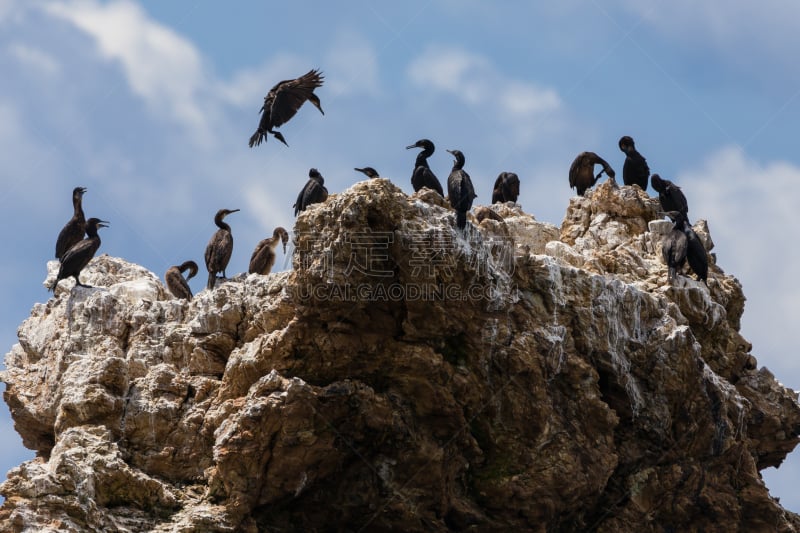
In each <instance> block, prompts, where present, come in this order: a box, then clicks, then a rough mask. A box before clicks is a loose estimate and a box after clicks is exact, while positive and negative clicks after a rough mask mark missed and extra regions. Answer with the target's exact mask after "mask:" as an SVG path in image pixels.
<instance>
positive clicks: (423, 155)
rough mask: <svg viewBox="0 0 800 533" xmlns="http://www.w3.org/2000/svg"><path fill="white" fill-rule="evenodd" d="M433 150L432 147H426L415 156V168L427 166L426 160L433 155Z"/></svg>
mask: <svg viewBox="0 0 800 533" xmlns="http://www.w3.org/2000/svg"><path fill="white" fill-rule="evenodd" d="M433 150H434V148H433V147H432V146H426V147H425V148H423V150H422V151H421V152H420V153H419V154H417V163H416V166H418V167H419V166H422V167H427V166H428V158H429V157H430V156H432V155H433Z"/></svg>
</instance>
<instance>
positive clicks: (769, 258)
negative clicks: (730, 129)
mask: <svg viewBox="0 0 800 533" xmlns="http://www.w3.org/2000/svg"><path fill="white" fill-rule="evenodd" d="M676 182H677V183H679V184H680V185H681V186H682V187H683V189H684V191H686V193H687V197H688V198H689V215H690V216H691V217H692V219H693V220H694V219H697V218H703V219H707V220H708V221H709V227H710V230H711V235H712V237H713V238H714V241H715V243H716V248H715V250H714V251H715V252H717V253H718V254H719V257H720V260H719V263H720V266H722V267H723V269H725V270H726V272H727V273H729V274H733V275H735V276H737V277H738V278H740V279H741V280H742V283H743V285H744V292H745V294H746V295H747V297H748V306H747V311H746V312H745V317H744V320H745V324H750V325H751V326H750V327H749V328H748V329H751V331H753V333H752V335H753V336H754V337H758V339H751V340H752V341H753V343H754V347H755V349H754V351H756V352H758V351H759V347H761V350H763V351H770V350H774V352H775V353H774V356H775V357H780V358H781V361H780V365H784V366H785V367H787V368H789V367H795V368H796V367H797V363H794V362H792V361H790V360H789V359H790V358H791V359H793V356H792V354H791V353H790V352H791V351H792V350H790V349H789V347H788V346H786V345H785V343H786V339H785V332H786V331H788V330H789V329H790V328H791V327H793V325H795V324H797V322H798V320H800V288H799V287H798V286H797V284H796V272H795V270H796V265H797V264H798V262H800V248H798V247H797V246H795V245H794V241H795V240H796V239H795V233H796V229H797V228H798V227H800V211H798V209H797V201H796V199H795V197H794V195H792V194H788V193H789V192H790V191H794V190H795V189H796V187H797V184H798V183H800V168H799V167H797V166H794V165H792V164H789V163H786V162H782V161H775V162H770V163H768V164H761V163H758V162H756V161H753V160H751V159H748V158H746V157H745V155H744V154H743V153H742V151H741V150H739V149H737V148H734V147H726V148H723V149H720V150H718V151H717V152H715V153H713V154H711V155H710V156H709V157H708V158H707V159H706V161H705V162H704V163H703V164H702V165H701V166H700V167H699V168H697V169H693V170H689V171H686V172H683V173H681V174H680V175H679V176H678V177H677V178H676ZM752 326H755V327H752ZM745 333H747V332H745ZM768 366H770V365H768ZM770 368H773V366H770ZM773 370H775V368H773ZM779 375H780V374H779Z"/></svg>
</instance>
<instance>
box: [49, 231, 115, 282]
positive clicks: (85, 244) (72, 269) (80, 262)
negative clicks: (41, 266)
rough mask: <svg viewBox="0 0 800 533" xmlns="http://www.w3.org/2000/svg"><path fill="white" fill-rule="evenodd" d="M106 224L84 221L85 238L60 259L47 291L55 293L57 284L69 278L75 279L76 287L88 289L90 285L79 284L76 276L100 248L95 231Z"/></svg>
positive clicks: (98, 237) (98, 238)
mask: <svg viewBox="0 0 800 533" xmlns="http://www.w3.org/2000/svg"><path fill="white" fill-rule="evenodd" d="M106 224H108V222H106V221H105V220H100V219H99V218H90V219H89V220H87V221H86V235H87V237H86V238H85V239H83V240H81V241H80V242H79V243H77V244H74V245H73V246H72V247H70V249H69V250H67V251H66V252H65V253H64V255H63V256H62V257H61V265H60V266H59V268H58V276H56V280H55V281H54V282H53V284H52V285H51V286H50V287H49V290H51V291H53V292H56V285H58V282H59V281H61V280H62V279H65V278H68V277H70V276H71V277H73V278H75V284H76V285H78V286H80V287H90V285H84V284H83V283H81V280H80V279H79V278H78V276H79V275H80V273H81V270H83V269H84V268H85V267H86V265H88V264H89V261H91V260H92V257H94V254H95V252H97V249H98V248H100V236H99V235H98V234H97V230H98V229H99V228H107V227H108V226H107V225H106Z"/></svg>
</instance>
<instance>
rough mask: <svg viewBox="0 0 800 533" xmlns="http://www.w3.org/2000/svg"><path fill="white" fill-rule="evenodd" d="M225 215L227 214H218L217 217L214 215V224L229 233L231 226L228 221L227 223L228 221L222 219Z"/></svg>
mask: <svg viewBox="0 0 800 533" xmlns="http://www.w3.org/2000/svg"><path fill="white" fill-rule="evenodd" d="M224 216H225V215H223V216H217V217H214V224H216V225H217V227H218V228H220V229H224V230H225V231H227V232H228V233H230V231H231V227H230V226H229V225H228V223H227V222H225V221H224V220H222V218H223V217H224Z"/></svg>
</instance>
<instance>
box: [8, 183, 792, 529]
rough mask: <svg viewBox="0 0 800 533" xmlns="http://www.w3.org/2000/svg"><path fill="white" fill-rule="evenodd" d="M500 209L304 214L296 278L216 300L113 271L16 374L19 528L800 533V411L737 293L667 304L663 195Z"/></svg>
mask: <svg viewBox="0 0 800 533" xmlns="http://www.w3.org/2000/svg"><path fill="white" fill-rule="evenodd" d="M491 209H492V210H494V212H495V213H496V214H499V215H500V216H501V217H502V218H503V219H504V220H503V221H502V222H501V221H498V220H494V219H493V218H492V217H486V218H484V219H483V220H482V221H481V222H480V224H478V223H477V222H476V220H475V219H473V220H472V224H471V225H468V229H467V231H466V233H463V234H462V233H458V232H456V231H454V215H453V212H452V211H451V210H449V209H448V208H447V207H446V206H445V205H444V204H443V202H442V201H441V198H438V197H437V196H436V195H433V194H431V193H430V192H429V191H426V190H423V191H422V192H420V193H418V194H415V195H414V196H411V197H408V196H406V195H405V194H403V193H402V192H401V191H400V190H399V189H398V188H396V187H395V186H393V185H392V184H391V183H389V182H388V181H387V180H383V179H375V180H369V181H364V182H362V183H359V184H357V185H355V186H353V187H352V188H351V189H350V190H348V191H346V192H344V193H341V194H338V195H333V196H331V197H330V198H329V199H328V201H327V202H326V203H325V204H318V205H314V206H311V207H310V208H309V209H308V210H307V211H305V212H304V213H303V214H301V216H300V217H299V218H298V219H297V223H296V226H295V228H294V243H295V247H296V248H295V251H294V256H293V263H294V268H293V270H292V271H291V272H283V273H278V274H272V275H269V276H259V275H250V276H247V277H244V276H239V277H236V278H234V279H231V280H229V281H227V282H224V283H221V284H218V286H217V288H216V289H215V290H214V291H213V292H208V291H203V292H201V293H200V294H198V295H196V297H195V299H194V300H193V301H191V302H184V301H179V300H175V299H171V298H169V297H168V295H167V294H166V293H165V290H164V288H163V286H162V285H161V283H160V282H159V280H158V279H157V277H156V276H155V275H153V274H152V273H150V272H148V271H146V270H144V269H142V268H140V267H137V266H135V265H132V264H130V263H127V262H126V261H123V260H121V259H116V258H112V257H107V256H102V257H99V258H97V259H96V260H94V261H93V262H92V263H91V264H90V265H89V267H88V268H87V270H86V271H85V273H84V276H83V279H84V280H85V281H86V282H89V283H90V284H92V285H95V286H96V287H95V288H91V289H84V288H80V287H79V288H73V289H70V287H71V282H70V281H65V282H62V284H61V287H63V290H62V289H60V292H59V294H57V296H56V297H54V298H52V299H50V300H49V301H48V302H47V303H46V304H37V305H36V306H35V307H34V309H33V312H32V315H31V317H30V318H29V319H28V320H26V321H25V322H24V324H23V325H22V326H21V327H20V329H19V341H20V342H19V344H17V345H15V346H14V347H13V348H12V349H11V352H10V353H9V354H8V355H7V356H6V365H7V367H8V370H7V371H5V372H4V373H3V375H2V380H3V381H4V382H5V383H6V384H7V391H6V393H5V400H6V402H7V403H8V404H9V406H10V408H11V412H12V415H13V417H14V420H15V422H16V428H17V431H19V433H20V435H22V438H23V440H24V443H25V445H26V446H27V447H29V448H31V449H33V450H36V451H37V457H36V459H34V460H32V461H29V462H26V463H24V464H23V465H21V466H19V467H17V468H15V469H13V470H12V471H11V472H10V473H9V477H8V480H7V481H6V482H5V483H3V484H2V485H1V486H0V493H2V494H3V495H4V496H5V497H6V501H5V504H4V505H3V506H2V508H0V524H2V525H0V531H2V532H12V531H13V532H20V531H30V532H33V531H36V532H39V531H183V532H188V531H198V532H200V531H202V532H207V531H336V530H340V531H444V530H466V529H471V530H475V531H509V530H514V529H516V530H524V531H541V532H544V531H603V532H620V531H622V532H625V531H631V532H633V531H636V532H646V531H659V532H661V531H748V532H751V531H770V532H772V531H798V530H800V517H798V516H797V515H795V514H793V513H790V512H787V511H785V510H783V509H782V508H781V506H780V505H779V504H778V502H777V501H776V500H774V499H773V498H772V497H770V495H769V492H768V490H767V488H766V487H765V485H764V483H763V482H762V480H761V477H760V475H759V470H761V469H763V468H766V467H768V466H777V465H779V464H780V463H781V461H782V460H783V459H784V457H785V456H786V454H788V453H789V452H790V451H791V450H792V449H793V448H794V446H795V445H796V444H797V442H798V433H799V432H800V407H798V403H797V397H796V395H795V393H794V392H792V391H791V390H788V389H785V388H783V387H782V386H781V385H780V384H779V383H778V382H777V381H776V380H775V379H774V378H773V376H772V375H771V374H770V372H769V371H768V370H766V369H763V368H762V369H760V370H759V369H757V365H756V360H755V358H754V356H753V355H752V354H751V353H750V349H751V347H750V344H749V343H748V342H747V341H746V340H745V339H744V338H742V336H741V335H740V334H739V332H738V330H739V320H740V317H741V315H742V312H743V309H744V296H743V293H742V290H741V286H740V284H739V283H738V281H737V280H736V279H735V278H733V277H731V276H729V275H726V274H724V273H723V271H722V270H721V269H720V268H718V267H717V266H716V265H714V264H713V261H712V265H711V270H710V276H709V283H708V287H707V286H705V285H703V284H702V283H699V282H696V281H694V280H693V279H689V278H688V277H681V278H679V280H678V282H677V283H676V284H674V285H668V284H667V280H666V273H667V272H666V267H665V265H664V264H663V262H662V260H661V252H660V242H661V239H662V238H663V236H664V235H665V234H666V233H667V232H668V231H669V229H670V227H671V226H670V224H669V223H668V222H665V221H653V220H654V219H656V218H657V215H656V203H655V201H654V200H652V199H649V198H648V197H647V195H646V194H644V193H643V192H642V191H640V190H639V189H638V188H631V187H622V188H617V187H616V186H615V185H614V184H613V183H606V184H603V185H601V186H600V187H599V188H597V190H595V191H594V192H593V193H591V194H590V195H587V197H584V198H578V197H576V198H573V199H572V200H571V201H570V205H569V208H568V211H567V215H566V218H565V220H564V223H563V225H562V227H561V228H560V229H559V228H556V227H554V226H552V225H549V224H543V223H539V222H537V221H536V220H535V219H534V218H533V217H531V216H530V215H527V214H525V213H523V212H522V211H521V210H520V209H519V208H518V207H516V206H513V205H510V204H509V205H496V206H492V207H491ZM484 214H485V213H484ZM475 224H478V225H475ZM696 230H697V231H698V233H699V234H700V235H701V237H702V239H703V240H704V242H705V244H706V246H707V247H709V248H710V247H711V246H712V243H711V239H710V236H709V234H708V231H707V227H706V226H705V225H704V224H703V223H699V224H697V225H696ZM54 267H55V264H53V265H51V272H50V276H51V277H52V276H53V275H54V274H55V270H54Z"/></svg>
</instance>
